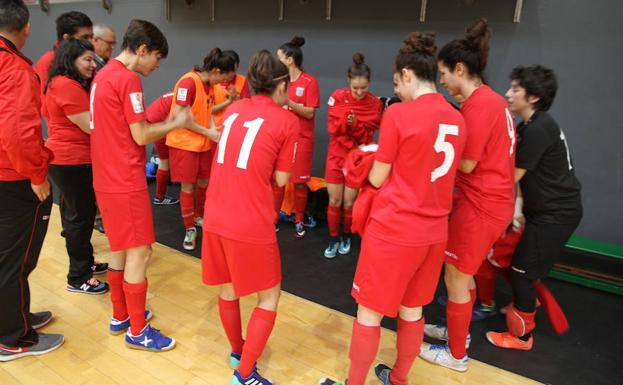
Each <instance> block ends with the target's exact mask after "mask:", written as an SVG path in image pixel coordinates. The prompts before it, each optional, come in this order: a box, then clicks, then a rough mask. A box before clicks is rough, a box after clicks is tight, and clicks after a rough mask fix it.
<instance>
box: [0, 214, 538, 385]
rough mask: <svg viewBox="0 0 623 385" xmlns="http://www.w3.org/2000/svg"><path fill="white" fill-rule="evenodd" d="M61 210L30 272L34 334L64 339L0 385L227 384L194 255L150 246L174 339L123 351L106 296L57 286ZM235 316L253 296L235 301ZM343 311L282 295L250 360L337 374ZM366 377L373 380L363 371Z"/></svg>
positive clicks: (504, 378)
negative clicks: (160, 346)
mask: <svg viewBox="0 0 623 385" xmlns="http://www.w3.org/2000/svg"><path fill="white" fill-rule="evenodd" d="M60 230H61V226H60V215H59V213H58V207H57V206H54V209H53V212H52V216H51V222H50V226H49V229H48V235H47V237H46V241H45V244H44V246H43V250H42V252H41V257H40V260H39V264H38V266H37V268H36V269H35V271H34V272H33V274H32V275H31V277H30V280H29V281H30V287H31V292H32V310H33V311H39V310H51V311H52V312H53V313H54V320H53V321H52V322H51V323H50V324H49V325H48V326H46V327H45V328H43V329H42V330H41V331H43V332H49V333H63V334H64V335H65V344H64V345H63V346H62V347H61V348H60V349H58V350H56V351H55V352H52V353H49V354H47V355H43V356H40V357H26V358H22V359H19V360H16V361H12V362H6V363H2V364H0V384H2V385H13V384H27V385H34V384H46V385H47V384H141V385H142V384H189V385H199V384H210V385H224V384H228V383H229V379H230V376H231V372H232V371H231V369H230V368H229V366H228V365H227V357H228V354H229V344H228V342H227V339H226V338H225V336H224V333H223V332H222V329H221V324H220V320H219V317H218V311H217V306H216V299H217V289H216V288H214V287H208V286H205V285H203V284H202V283H201V278H200V267H201V266H200V261H199V260H198V259H196V258H192V257H189V256H188V255H185V254H182V253H180V252H178V251H176V250H174V249H171V248H168V247H166V246H162V245H160V244H155V245H154V253H153V260H152V264H151V266H150V269H149V272H148V277H149V291H148V297H147V298H148V306H149V308H150V309H152V310H153V311H154V319H153V320H152V323H153V325H154V326H155V327H157V328H159V329H161V330H162V331H163V332H164V333H166V334H170V335H171V336H172V337H174V338H175V339H176V340H177V342H178V345H177V347H176V348H175V349H174V350H172V351H170V352H164V353H149V352H142V351H137V350H130V349H127V348H126V347H125V345H124V342H123V336H112V335H110V334H108V330H107V327H108V321H109V319H110V314H111V309H110V303H109V297H108V295H107V294H106V295H101V296H89V295H84V294H76V293H70V292H68V291H66V290H65V282H66V281H65V276H66V274H67V268H68V267H67V266H68V258H67V254H66V251H65V246H64V239H63V238H61V237H60V235H59V234H60ZM93 246H94V248H95V251H96V254H97V255H98V256H99V258H98V259H99V260H102V261H105V260H106V254H107V252H108V245H107V240H106V237H105V236H103V235H101V234H99V233H97V232H95V233H94V236H93ZM241 304H242V311H243V318H244V319H243V322H244V323H245V324H246V320H247V318H248V316H249V314H250V312H251V310H252V309H253V305H254V303H253V300H252V299H251V298H246V299H243V300H242V301H241ZM351 324H352V318H351V317H349V316H347V315H344V314H342V313H339V312H336V311H334V310H331V309H328V308H326V307H324V306H321V305H318V304H315V303H313V302H310V301H307V300H304V299H301V298H299V297H296V296H294V295H291V294H288V293H285V292H284V293H283V295H282V297H281V302H280V306H279V314H278V317H277V323H276V325H275V329H274V331H273V334H272V336H271V338H270V340H269V342H268V346H267V348H266V350H265V351H264V355H263V357H262V358H261V359H260V361H259V363H258V366H259V368H260V370H261V371H262V373H263V374H264V375H266V376H267V377H268V378H271V379H273V380H274V382H275V384H281V385H314V384H317V383H318V380H319V379H320V378H321V377H325V376H331V377H333V378H340V379H341V378H342V377H343V376H345V374H346V370H347V364H348V356H347V355H348V345H349V340H350V332H351ZM395 342H396V336H395V333H394V332H391V331H389V330H385V329H383V331H382V340H381V347H380V349H379V354H378V356H377V359H378V360H379V361H383V362H386V363H388V364H390V365H391V363H392V362H393V359H394V354H395V353H394V346H395ZM368 378H369V380H368V384H369V385H372V384H375V385H376V384H378V383H379V382H378V381H377V380H376V378H375V377H374V374H373V373H372V372H371V373H370V375H369V376H368ZM409 383H410V384H411V385H423V384H430V385H451V384H482V385H484V384H499V385H519V384H537V382H535V381H532V380H529V379H527V378H524V377H521V376H518V375H516V374H513V373H510V372H507V371H504V370H502V369H498V368H496V367H493V366H490V365H487V364H485V363H482V362H478V361H476V360H471V363H470V369H469V371H468V372H466V373H457V372H453V371H450V370H447V369H444V368H441V367H436V366H433V365H430V364H428V363H426V362H423V361H422V360H420V359H418V360H416V363H415V365H414V367H413V369H412V371H411V376H410V382H409Z"/></svg>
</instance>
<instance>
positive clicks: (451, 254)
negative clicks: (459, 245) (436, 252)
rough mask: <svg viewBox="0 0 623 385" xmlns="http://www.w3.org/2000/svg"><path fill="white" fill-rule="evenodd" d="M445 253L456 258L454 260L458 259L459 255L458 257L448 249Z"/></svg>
mask: <svg viewBox="0 0 623 385" xmlns="http://www.w3.org/2000/svg"><path fill="white" fill-rule="evenodd" d="M445 253H446V255H447V256H448V257H450V258H454V259H456V260H458V259H459V257H458V256H457V255H456V254H454V253H451V252H449V251H446V252H445Z"/></svg>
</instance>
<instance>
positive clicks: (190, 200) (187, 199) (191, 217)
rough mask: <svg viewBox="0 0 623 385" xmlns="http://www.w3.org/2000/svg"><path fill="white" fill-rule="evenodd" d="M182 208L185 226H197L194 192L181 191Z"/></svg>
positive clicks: (188, 227) (186, 227)
mask: <svg viewBox="0 0 623 385" xmlns="http://www.w3.org/2000/svg"><path fill="white" fill-rule="evenodd" d="M180 210H181V211H182V221H183V222H184V228H185V229H190V228H191V227H195V197H194V195H193V193H187V192H184V191H180Z"/></svg>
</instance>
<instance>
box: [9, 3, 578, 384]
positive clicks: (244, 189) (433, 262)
mask: <svg viewBox="0 0 623 385" xmlns="http://www.w3.org/2000/svg"><path fill="white" fill-rule="evenodd" d="M9 16H10V17H9ZM63 17H64V19H63ZM59 20H61V23H60V24H59V21H58V20H57V27H58V26H59V25H61V24H63V20H64V23H65V24H63V25H69V26H70V27H71V28H69V29H67V30H61V29H59V30H58V31H57V32H58V44H57V46H56V47H55V49H54V50H53V51H52V52H51V53H50V54H49V55H48V56H47V57H44V58H42V60H45V61H43V62H41V61H40V63H38V64H37V68H38V70H40V71H41V69H42V68H43V70H42V71H43V72H42V74H41V75H40V76H39V78H40V80H41V82H39V80H37V78H36V77H35V76H34V71H33V70H32V68H31V67H30V62H29V61H28V59H26V58H25V57H24V56H23V55H22V54H21V53H20V49H21V48H22V47H23V45H24V43H25V40H26V38H27V35H28V30H29V28H30V26H29V24H28V12H27V9H26V7H25V6H24V5H23V2H22V1H21V0H13V1H8V0H1V1H0V36H1V37H2V40H1V41H0V69H1V70H2V73H3V74H5V73H10V71H13V72H14V73H18V74H22V76H26V81H25V80H23V79H22V80H21V84H20V87H21V89H20V90H12V89H11V88H10V87H14V88H15V86H16V84H18V83H15V82H13V80H12V78H6V77H5V76H4V75H2V77H0V82H2V83H1V89H0V91H2V90H10V93H12V95H14V94H15V93H17V92H21V93H27V92H31V93H32V94H33V95H29V100H32V103H31V104H30V105H28V106H26V107H24V110H27V109H29V110H28V111H26V112H23V113H22V112H19V113H11V112H8V109H7V108H6V106H7V105H8V104H7V102H6V100H7V99H5V97H1V98H2V99H1V100H0V123H1V127H2V128H1V130H2V131H0V135H1V136H0V139H1V140H2V142H1V143H2V148H1V150H0V194H1V195H2V196H3V199H0V201H1V202H2V204H3V205H4V204H10V205H13V206H14V207H12V210H8V209H7V210H5V208H4V207H3V208H2V210H1V211H2V214H0V215H1V218H0V231H2V232H3V233H4V231H5V230H6V231H7V233H11V234H14V233H15V232H16V231H18V230H19V231H24V230H25V229H26V230H28V229H29V230H30V232H32V233H33V234H35V245H34V247H33V246H32V243H33V242H32V239H31V240H29V241H26V240H25V241H23V242H22V241H19V242H16V241H15V240H13V241H10V242H11V245H12V247H9V246H8V245H5V243H6V242H7V241H5V240H4V239H3V240H2V241H1V242H0V261H4V260H7V261H8V260H9V259H8V258H9V255H13V254H16V253H15V250H16V249H15V248H16V247H17V251H18V252H19V251H20V250H22V249H19V248H20V247H23V248H24V250H29V251H26V252H25V253H26V254H29V253H30V254H33V253H34V254H36V255H35V256H32V257H29V258H34V262H32V263H30V265H32V268H31V269H30V271H32V269H34V265H35V264H36V258H37V257H38V253H39V250H40V248H41V243H42V242H43V237H44V236H45V231H46V229H47V223H44V224H37V220H36V219H37V218H40V217H41V214H40V213H41V212H44V213H47V215H48V216H49V213H50V210H51V197H50V196H49V186H48V185H47V176H48V175H49V177H50V178H51V179H52V180H53V181H54V182H55V185H56V186H57V187H58V188H59V189H60V190H61V199H62V202H61V217H62V224H63V233H64V236H65V238H66V245H67V251H68V254H69V256H70V272H69V274H68V285H67V289H68V290H70V291H75V292H83V293H87V294H103V293H105V292H108V291H110V298H111V302H112V318H111V320H110V324H109V330H110V332H111V333H112V334H122V333H124V334H125V343H126V345H127V346H128V347H130V348H135V349H143V350H149V351H166V350H170V349H173V348H174V347H175V343H176V341H175V339H173V338H171V337H169V336H167V335H165V334H164V333H163V332H161V331H160V330H158V329H156V328H154V327H153V326H151V324H150V322H149V321H150V319H151V318H152V316H154V314H153V313H152V311H151V310H149V309H147V306H146V294H147V288H148V281H147V277H146V270H147V266H148V262H149V259H150V257H151V244H152V243H154V242H155V236H154V224H153V218H152V208H151V203H154V204H157V205H160V204H174V203H177V201H176V200H175V199H173V198H170V197H168V196H166V195H165V192H166V185H167V183H168V181H169V179H170V180H172V181H175V182H179V183H180V184H181V192H180V199H179V205H180V211H181V217H182V222H183V225H184V228H185V237H184V240H183V247H184V248H185V249H187V250H193V249H195V247H196V242H197V239H198V228H201V230H202V234H201V241H202V261H201V262H202V264H201V265H202V279H203V282H204V283H205V284H207V285H216V286H219V287H220V289H219V290H220V292H219V299H218V309H219V315H220V319H221V321H222V326H223V329H224V331H225V334H226V336H227V338H228V340H229V342H230V344H231V350H230V352H229V354H230V356H229V363H230V365H231V367H232V368H233V375H232V378H231V382H230V383H231V384H233V385H242V384H251V385H270V384H272V382H271V381H270V380H268V379H266V378H265V377H264V376H263V374H260V371H259V369H258V366H257V361H258V359H259V358H260V357H261V355H262V352H263V350H264V348H265V346H266V344H267V341H268V339H269V337H270V334H271V332H272V329H273V326H274V323H275V319H276V316H277V307H278V302H279V296H280V288H281V258H280V251H279V246H278V242H277V237H276V232H277V231H278V230H279V227H278V213H279V210H280V208H281V206H282V201H283V199H284V186H286V185H287V184H288V183H292V188H293V197H294V198H293V211H294V213H295V221H294V222H295V229H296V236H297V238H303V237H304V236H305V233H306V231H307V230H306V223H305V217H304V214H305V206H306V203H307V200H308V187H307V184H306V183H307V182H308V181H309V180H310V178H311V169H312V158H313V151H314V115H315V111H316V109H317V108H318V107H319V105H320V93H319V86H318V81H317V80H316V79H315V78H314V77H313V76H312V75H310V74H308V73H307V72H305V71H303V69H302V63H303V53H302V49H301V47H302V46H303V44H304V43H305V40H304V39H303V38H301V37H295V38H293V39H292V40H291V41H289V42H287V43H285V44H283V45H282V46H280V47H279V48H278V49H277V50H276V54H273V53H272V52H270V51H268V50H261V51H258V52H256V53H255V54H254V55H253V56H252V57H251V58H250V61H249V66H248V72H247V74H246V76H243V75H241V74H239V73H238V67H239V63H240V59H239V57H238V55H237V54H236V52H235V51H232V50H221V49H219V48H214V49H213V50H211V51H210V52H209V54H208V55H207V56H206V57H205V58H204V59H203V63H202V64H201V65H199V66H196V67H194V68H193V69H192V70H190V71H189V72H187V73H185V74H183V75H182V76H181V77H180V78H179V80H177V82H175V84H174V85H173V86H172V88H171V92H169V93H167V94H165V95H162V96H161V97H160V98H158V99H157V100H156V101H155V102H154V103H152V104H151V105H150V106H149V107H148V108H146V107H145V104H144V96H143V88H142V83H141V79H140V76H139V75H142V76H144V77H147V76H149V75H150V74H151V73H152V72H153V71H155V70H156V69H157V68H158V67H159V65H160V61H161V59H164V58H166V56H167V55H168V51H169V47H168V43H167V40H166V38H165V36H164V35H163V34H162V32H161V31H160V30H159V29H158V28H157V27H156V26H155V25H153V24H152V23H150V22H147V21H143V20H133V21H131V22H130V24H129V26H128V28H127V30H126V31H125V34H124V36H123V42H122V45H121V53H120V54H119V55H118V56H117V57H115V58H111V59H110V60H109V61H108V62H107V63H106V64H105V65H103V66H101V68H97V69H96V64H97V63H96V57H99V55H96V52H95V48H94V46H93V44H92V42H91V40H93V30H92V24H91V23H90V20H88V17H87V16H86V15H84V14H81V13H80V12H70V13H68V14H64V15H61V16H60V17H59ZM72 20H73V22H74V24H73V25H72ZM57 29H58V28H57ZM490 35H491V31H490V28H489V26H488V24H487V22H486V20H484V19H479V20H477V21H475V22H474V23H472V24H470V25H469V26H468V27H467V29H466V32H465V36H464V37H462V38H460V39H457V40H453V41H451V42H449V43H447V44H445V45H444V46H443V47H442V48H441V49H440V50H438V49H437V43H436V41H435V34H434V33H432V32H412V33H410V34H409V35H408V36H407V37H406V38H405V40H404V41H403V42H402V45H401V47H400V49H399V51H398V53H397V55H396V57H395V60H394V62H393V67H392V73H393V83H394V92H395V94H396V96H397V97H398V98H399V99H400V102H398V103H395V104H392V105H391V106H388V107H386V106H385V104H384V103H383V102H382V101H381V100H380V99H379V98H377V97H376V96H374V95H373V94H372V93H371V92H369V90H368V88H369V85H370V81H371V70H370V68H369V66H368V65H367V64H366V63H365V60H364V57H363V55H362V54H360V53H356V54H355V55H354V56H353V64H352V65H351V66H350V67H349V68H348V71H347V75H348V83H349V84H348V87H345V88H341V89H338V90H336V91H335V92H333V93H332V95H331V97H330V98H329V100H328V122H327V128H328V133H329V138H330V139H329V149H328V154H327V159H326V166H325V175H324V179H325V181H326V186H327V191H328V194H329V205H328V208H327V220H328V227H329V242H328V246H327V248H326V250H325V251H324V256H325V257H327V258H334V257H336V256H337V254H347V253H349V252H350V249H351V238H352V233H353V232H355V231H356V232H358V233H359V234H360V235H361V237H362V243H361V251H360V254H359V259H358V262H357V269H356V273H355V277H354V280H353V285H352V292H351V294H352V296H353V297H354V299H355V300H356V302H357V304H358V312H357V317H356V319H355V320H354V321H353V328H352V337H351V343H350V351H349V353H348V357H349V359H350V366H349V370H348V373H347V376H346V378H347V380H344V381H343V382H340V381H336V380H333V379H329V378H324V379H321V380H320V384H321V385H331V384H344V385H345V384H346V383H348V384H349V385H361V384H364V383H365V381H366V376H367V373H368V371H369V369H370V366H371V365H372V363H373V361H374V359H375V357H376V354H377V350H378V347H379V342H380V324H381V320H382V318H383V317H385V316H387V317H398V329H397V346H396V353H397V355H396V361H395V363H394V364H393V365H392V366H389V365H385V364H383V363H380V364H377V365H376V366H375V368H374V370H375V373H376V375H377V377H378V379H379V380H380V381H381V383H383V384H394V385H404V384H407V378H408V374H409V371H410V369H411V367H412V365H413V362H414V361H415V359H416V357H417V356H420V357H421V358H423V359H424V360H426V361H428V362H431V363H434V364H438V365H442V366H444V367H447V368H450V369H453V370H457V371H466V370H467V369H468V365H469V359H468V355H467V349H468V347H469V344H470V341H471V336H470V335H469V326H470V322H471V321H472V317H473V315H474V314H475V313H474V311H475V308H474V304H475V301H476V297H477V294H476V291H477V287H476V281H478V282H481V281H479V280H476V281H475V279H474V277H475V276H478V274H479V271H481V269H482V266H483V262H484V264H487V263H488V262H485V261H486V259H487V255H491V253H492V252H493V251H492V250H495V247H496V246H495V245H496V243H497V242H499V240H500V239H503V238H504V237H506V236H507V233H509V232H511V231H512V232H516V233H518V234H520V236H518V237H517V245H516V249H515V250H514V253H512V260H511V261H510V262H509V269H508V276H509V282H510V285H511V287H512V289H513V303H512V304H510V305H509V306H507V307H505V310H506V321H507V326H508V330H506V331H503V332H493V331H491V332H488V333H487V339H488V340H489V342H491V343H492V344H493V345H495V346H498V347H501V348H510V349H521V350H529V349H531V348H532V345H533V342H534V338H533V335H532V331H533V330H534V328H535V327H536V324H535V313H536V306H537V293H536V290H537V289H535V287H537V284H538V283H539V280H540V279H542V278H544V277H545V276H546V275H547V274H548V272H549V270H550V269H551V267H552V265H553V263H554V261H555V260H556V258H557V257H558V256H559V255H560V254H561V252H562V250H563V247H564V244H565V242H566V241H567V239H568V238H569V237H570V236H571V234H572V233H573V231H574V230H575V228H576V227H577V226H578V224H579V221H580V219H581V217H582V205H581V199H580V184H579V182H578V180H577V178H576V177H575V174H574V167H573V164H572V162H571V157H570V155H569V148H568V145H567V142H566V139H565V136H564V134H563V132H562V130H561V129H560V128H559V127H558V125H557V124H556V122H555V121H554V120H553V119H552V117H551V116H550V115H549V114H548V113H547V110H548V109H549V108H550V106H551V105H552V103H553V100H554V97H555V94H556V91H557V82H556V78H555V75H554V73H553V71H552V70H550V69H548V68H545V67H543V66H540V65H533V66H529V67H516V68H515V69H513V71H512V72H511V76H510V78H511V85H510V88H509V90H508V92H507V93H506V100H505V98H504V97H502V96H501V95H499V94H497V93H496V92H495V91H493V90H492V89H491V88H490V87H489V86H488V85H487V83H486V80H485V78H484V70H485V68H486V65H487V59H488V54H489V39H490ZM23 74H26V75H23ZM11 82H13V83H11ZM438 83H440V84H441V86H442V87H444V88H445V89H446V90H447V91H448V93H449V94H450V96H451V97H452V98H453V99H454V100H453V101H451V102H449V101H448V100H446V98H445V97H444V96H443V95H442V94H441V93H439V92H438ZM26 86H27V87H26ZM20 87H17V88H20ZM3 92H4V91H2V92H0V95H2V94H3ZM7 92H9V91H7ZM7 92H4V93H5V94H6V93H7ZM35 94H36V95H35ZM40 95H41V96H40ZM40 98H41V101H42V102H43V103H39V100H40ZM453 102H456V103H458V104H459V105H460V107H455V105H453V104H452V103H453ZM39 112H40V113H41V115H42V116H43V117H44V118H45V119H46V121H47V123H48V130H49V137H48V139H47V140H46V141H45V143H44V142H43V140H42V137H41V130H40V127H39V126H37V124H38V123H36V119H35V116H39ZM513 113H515V114H516V115H517V116H518V118H519V119H520V120H521V123H520V124H519V125H518V127H517V129H516V127H515V121H514V120H515V118H514V116H513ZM25 116H28V119H26V118H24V117H25ZM5 127H6V128H5ZM377 131H378V133H377ZM13 136H15V137H17V138H20V139H19V140H15V139H14V140H13V141H10V140H8V139H7V138H9V137H13ZM375 136H377V137H378V141H377V142H375ZM26 142H28V143H30V144H29V147H28V148H23V147H20V146H21V145H23V144H24V143H26ZM150 143H155V144H156V149H157V152H158V155H159V157H160V159H161V163H160V166H161V167H160V168H159V169H158V173H157V176H156V179H157V187H156V196H155V197H154V198H150V195H149V192H148V189H147V182H146V178H145V163H146V152H145V145H147V144H150ZM18 153H20V154H21V155H20V154H18ZM24 153H25V154H26V155H23V154H24ZM48 165H49V166H48ZM33 192H34V194H35V195H36V198H33V197H32V196H31V197H30V200H29V203H28V204H25V203H20V202H22V201H23V200H24V199H26V198H24V196H26V197H27V198H28V196H27V195H28V194H30V195H32V194H33ZM5 196H7V197H15V198H14V200H13V203H11V201H10V199H9V198H7V199H4V197H5ZM12 199H13V198H12ZM20 199H21V201H20ZM35 201H36V202H35ZM7 202H8V203H7ZM33 202H34V203H33ZM96 206H97V208H99V211H100V212H101V216H102V219H103V223H104V227H105V231H106V235H107V237H108V240H109V244H110V250H111V253H110V254H109V258H108V264H107V265H106V264H102V263H97V262H95V260H94V258H93V248H92V246H91V244H90V238H91V233H92V230H93V221H94V219H95V215H96ZM7 207H10V206H7ZM18 207H23V211H21V212H18V209H17V208H18ZM11 215H12V216H11ZM16 215H21V216H23V217H25V219H24V224H23V226H21V225H20V226H21V227H20V226H16V225H15V223H14V220H15V216H16ZM32 218H35V224H34V225H33V224H32V223H31V222H32ZM340 224H342V229H340ZM29 226H30V227H29ZM14 227H19V229H14ZM15 245H17V246H15ZM513 248H515V246H513ZM21 252H22V254H23V253H24V251H23V250H22V251H21ZM18 254H19V253H18ZM15 258H17V257H15ZM19 258H22V257H21V256H20V257H19ZM20 263H21V262H20ZM0 265H2V266H3V267H2V274H3V276H6V277H9V279H13V280H23V279H24V278H27V276H28V274H29V273H30V271H26V272H24V271H21V272H19V271H8V270H6V268H5V267H4V265H6V264H5V263H3V264H0ZM442 268H443V278H444V283H445V286H446V288H447V293H448V297H447V304H446V321H447V324H446V325H432V324H425V321H424V317H423V310H422V308H423V306H425V305H428V304H429V303H430V302H431V301H432V299H433V297H434V295H435V291H436V289H437V286H438V283H439V280H440V276H441V275H442ZM5 270H6V271H5ZM104 271H105V272H106V275H107V281H108V282H107V283H105V282H100V281H99V280H97V279H95V278H93V274H97V273H99V272H102V273H103V272H104ZM20 274H21V275H20ZM26 282H27V281H26ZM0 290H5V287H4V286H2V288H0ZM23 290H24V289H23V285H14V286H11V288H10V291H9V289H7V293H11V295H13V294H14V295H15V297H16V298H17V297H19V296H20V295H22V296H23ZM26 290H27V287H26ZM481 290H483V291H484V290H485V288H484V285H483V288H482V289H481V288H480V283H479V287H478V291H481ZM251 294H256V295H257V305H256V307H255V309H254V310H253V312H252V314H251V316H250V319H249V321H248V325H247V328H246V334H245V337H244V338H243V332H242V322H241V314H240V304H239V298H240V297H242V296H247V295H251ZM8 297H10V295H7V298H8ZM27 297H28V301H26V302H25V303H24V302H19V301H17V300H9V299H7V300H3V301H13V302H11V311H10V312H7V314H8V315H7V317H4V316H3V320H2V321H1V322H0V361H8V360H11V359H15V358H19V357H21V356H25V355H29V354H44V353H47V352H49V351H51V350H54V349H56V348H57V347H58V346H60V344H62V342H63V337H62V336H59V335H53V334H45V333H40V332H37V331H35V330H34V329H35V328H37V327H40V326H42V325H40V324H41V323H42V322H39V323H37V322H35V321H34V320H35V319H36V315H37V314H38V313H30V308H29V295H28V296H27ZM481 302H482V306H485V308H484V310H487V308H486V306H491V307H494V305H493V304H485V303H484V301H483V300H482V299H481ZM7 308H8V305H7ZM3 309H4V303H3ZM481 310H482V308H481ZM25 315H30V316H25ZM33 316H34V318H33ZM39 317H43V315H42V313H41V314H39ZM50 317H51V315H50ZM424 334H426V335H427V336H429V337H431V338H434V339H437V340H440V343H438V344H423V336H424ZM18 347H19V348H20V349H19V350H16V348H18Z"/></svg>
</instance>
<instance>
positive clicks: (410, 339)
mask: <svg viewBox="0 0 623 385" xmlns="http://www.w3.org/2000/svg"><path fill="white" fill-rule="evenodd" d="M423 339H424V317H422V318H420V319H419V320H417V321H412V322H409V321H405V320H403V319H402V318H400V317H399V318H398V334H397V340H396V349H397V352H398V354H397V356H396V362H395V363H394V367H393V368H392V371H391V373H390V375H389V380H390V381H391V383H392V384H393V385H407V377H408V376H409V371H410V370H411V367H412V366H413V362H414V361H415V358H416V357H417V356H418V354H420V346H421V345H422V340H423Z"/></svg>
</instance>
